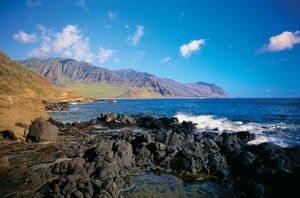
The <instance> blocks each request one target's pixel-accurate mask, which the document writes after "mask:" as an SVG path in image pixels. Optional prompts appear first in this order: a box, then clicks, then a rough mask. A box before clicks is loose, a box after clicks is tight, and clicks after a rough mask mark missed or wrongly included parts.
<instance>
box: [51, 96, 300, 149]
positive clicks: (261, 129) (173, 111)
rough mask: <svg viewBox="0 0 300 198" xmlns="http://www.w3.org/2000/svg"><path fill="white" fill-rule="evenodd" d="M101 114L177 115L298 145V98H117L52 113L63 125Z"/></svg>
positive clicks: (207, 127) (203, 125) (201, 126)
mask: <svg viewBox="0 0 300 198" xmlns="http://www.w3.org/2000/svg"><path fill="white" fill-rule="evenodd" d="M104 112H116V113H121V114H131V115H134V114H140V113H143V114H146V115H158V116H176V117H177V118H178V119H179V121H183V120H188V121H193V122H195V123H197V124H198V125H197V130H196V133H197V132H199V133H201V132H203V131H214V132H237V131H250V132H252V133H255V134H256V135H257V138H256V140H255V141H253V142H251V143H253V144H257V143H260V142H266V141H272V142H274V143H276V144H279V145H281V146H292V145H295V144H300V99H117V100H116V102H107V101H96V102H92V103H74V104H71V109H70V111H68V112H51V113H50V116H52V117H53V118H54V119H57V120H59V121H62V122H74V121H86V120H90V119H94V118H96V117H97V116H99V115H100V114H101V113H104Z"/></svg>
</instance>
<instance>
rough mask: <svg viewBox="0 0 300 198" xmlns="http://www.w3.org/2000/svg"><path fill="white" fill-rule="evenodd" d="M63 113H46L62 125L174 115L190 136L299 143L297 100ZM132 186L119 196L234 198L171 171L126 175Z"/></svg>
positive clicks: (103, 104)
mask: <svg viewBox="0 0 300 198" xmlns="http://www.w3.org/2000/svg"><path fill="white" fill-rule="evenodd" d="M70 107H71V108H70V111H68V112H51V113H50V115H51V116H52V117H53V118H54V119H56V120H59V121H62V122H74V121H87V120H90V119H94V118H96V117H97V116H100V114H101V113H105V112H116V113H120V114H130V115H134V114H140V113H143V114H146V115H157V116H175V117H177V118H178V120H179V121H180V122H182V121H193V122H194V123H196V124H197V127H196V130H195V131H194V133H195V134H197V133H202V132H204V131H207V132H214V133H222V132H238V131H250V132H251V133H254V134H256V139H255V140H253V141H252V142H250V144H259V143H262V142H273V143H275V144H278V145H280V146H283V147H288V146H293V145H297V144H300V99H117V100H116V101H115V102H112V101H110V102H107V101H96V102H92V103H73V104H71V106H70ZM131 181H132V183H133V184H134V185H135V188H134V189H132V190H130V191H127V192H124V194H123V195H124V197H211V198H223V197H236V196H235V195H234V194H233V193H232V192H231V191H230V190H227V189H225V188H224V187H222V186H221V185H220V184H218V182H216V181H213V180H206V179H203V178H201V176H200V177H199V178H196V180H194V179H193V180H190V179H187V180H186V179H184V178H182V177H178V176H176V175H172V174H170V173H159V174H157V173H155V172H152V171H150V172H146V173H145V174H142V175H138V176H131Z"/></svg>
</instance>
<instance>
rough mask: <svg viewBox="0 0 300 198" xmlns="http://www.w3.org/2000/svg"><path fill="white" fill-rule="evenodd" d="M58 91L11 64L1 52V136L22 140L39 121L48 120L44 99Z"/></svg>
mask: <svg viewBox="0 0 300 198" xmlns="http://www.w3.org/2000/svg"><path fill="white" fill-rule="evenodd" d="M56 95H57V91H56V89H55V88H54V87H53V86H52V85H51V83H50V82H49V81H48V80H47V79H46V78H44V77H41V76H39V75H38V74H36V73H35V72H32V71H31V70H29V69H27V68H25V67H23V66H22V65H20V64H18V63H16V62H14V61H12V60H11V59H10V58H9V57H8V56H7V55H5V54H4V53H3V52H1V51H0V133H1V132H3V131H12V132H13V133H14V135H15V136H16V137H17V138H18V139H23V138H24V137H25V135H26V133H27V128H28V127H27V126H28V125H30V123H31V122H32V121H33V120H35V119H36V118H39V117H41V118H47V117H48V114H47V112H46V111H45V107H44V106H43V105H42V103H41V99H53V98H55V97H56Z"/></svg>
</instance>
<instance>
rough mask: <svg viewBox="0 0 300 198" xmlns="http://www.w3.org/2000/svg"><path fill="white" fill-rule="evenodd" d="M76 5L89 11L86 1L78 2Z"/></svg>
mask: <svg viewBox="0 0 300 198" xmlns="http://www.w3.org/2000/svg"><path fill="white" fill-rule="evenodd" d="M76 5H77V6H78V7H81V8H83V9H86V10H87V11H89V8H88V7H87V5H86V2H85V0H77V1H76Z"/></svg>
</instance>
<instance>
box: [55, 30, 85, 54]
mask: <svg viewBox="0 0 300 198" xmlns="http://www.w3.org/2000/svg"><path fill="white" fill-rule="evenodd" d="M81 37H82V36H81V35H80V30H79V29H78V28H77V26H75V25H67V26H66V27H65V28H64V29H63V31H62V32H59V33H57V34H56V40H55V42H54V48H53V50H54V51H55V52H61V51H62V50H64V49H65V48H67V47H69V46H71V45H73V44H74V43H76V42H78V41H79V40H81Z"/></svg>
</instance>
